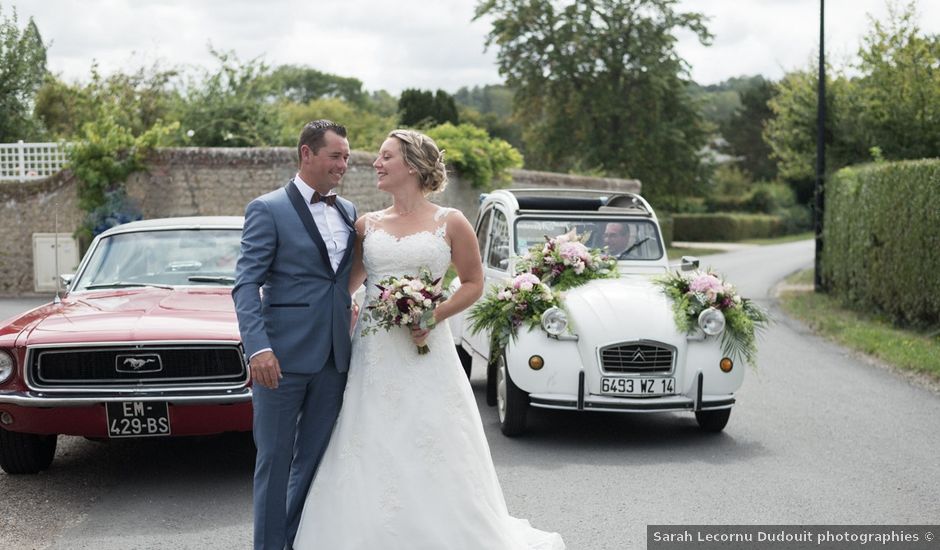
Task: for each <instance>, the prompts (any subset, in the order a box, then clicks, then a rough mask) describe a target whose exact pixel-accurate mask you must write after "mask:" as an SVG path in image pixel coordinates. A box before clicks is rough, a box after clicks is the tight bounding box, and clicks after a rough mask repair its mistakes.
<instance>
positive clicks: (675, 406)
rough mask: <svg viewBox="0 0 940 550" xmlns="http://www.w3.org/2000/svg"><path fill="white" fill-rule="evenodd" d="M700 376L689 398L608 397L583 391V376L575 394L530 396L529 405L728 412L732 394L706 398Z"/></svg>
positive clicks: (541, 406) (635, 411) (637, 411)
mask: <svg viewBox="0 0 940 550" xmlns="http://www.w3.org/2000/svg"><path fill="white" fill-rule="evenodd" d="M702 380H703V377H702V374H701V373H700V374H699V375H698V377H697V380H696V384H695V386H694V388H693V393H692V395H683V394H678V395H666V396H662V397H641V398H636V397H608V396H604V395H593V394H589V393H586V392H585V391H584V375H583V373H582V375H581V377H580V383H579V385H578V386H579V387H578V393H577V394H575V395H566V394H531V395H529V404H530V405H531V406H533V407H539V408H543V409H562V410H579V411H598V412H633V413H642V412H681V411H705V410H717V409H728V408H731V406H732V405H734V401H735V400H734V395H729V394H722V395H706V394H703V393H702Z"/></svg>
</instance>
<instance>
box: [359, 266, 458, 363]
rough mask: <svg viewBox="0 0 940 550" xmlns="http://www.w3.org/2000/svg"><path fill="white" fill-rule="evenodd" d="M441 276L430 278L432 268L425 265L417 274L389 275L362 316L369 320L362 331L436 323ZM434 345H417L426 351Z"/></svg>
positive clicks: (372, 331)
mask: <svg viewBox="0 0 940 550" xmlns="http://www.w3.org/2000/svg"><path fill="white" fill-rule="evenodd" d="M440 283H441V279H440V277H438V278H437V279H432V278H431V272H430V271H429V270H428V269H427V268H422V269H421V270H420V273H419V274H418V275H417V276H403V277H387V278H385V279H382V280H381V281H379V282H378V284H376V285H375V286H377V287H378V288H379V290H381V293H380V294H379V296H378V298H377V299H375V300H373V301H372V303H370V304H369V306H368V307H366V309H365V311H364V312H363V314H362V315H363V318H364V319H365V320H370V321H372V322H373V323H370V324H369V325H367V326H366V328H365V329H363V330H362V335H363V336H365V335H366V334H374V333H375V332H378V329H379V328H384V329H385V330H387V331H388V330H391V329H393V328H396V327H402V328H407V329H409V330H410V329H411V328H414V327H418V328H422V329H427V328H430V327H432V326H433V320H434V308H435V307H437V305H438V304H439V303H441V302H443V301H444V298H445V296H444V292H443V291H442V290H441V284H440ZM429 351H431V349H430V348H429V347H428V346H427V344H422V345H420V346H418V353H419V354H420V355H424V354H426V353H427V352H429Z"/></svg>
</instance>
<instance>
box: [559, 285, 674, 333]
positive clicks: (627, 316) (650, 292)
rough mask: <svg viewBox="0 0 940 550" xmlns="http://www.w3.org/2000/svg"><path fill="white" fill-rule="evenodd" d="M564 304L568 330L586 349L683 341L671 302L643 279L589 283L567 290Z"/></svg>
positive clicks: (657, 288)
mask: <svg viewBox="0 0 940 550" xmlns="http://www.w3.org/2000/svg"><path fill="white" fill-rule="evenodd" d="M564 304H565V310H567V312H568V314H569V318H570V320H571V328H572V331H573V332H575V333H577V334H578V336H579V341H580V342H581V343H582V344H583V345H584V344H586V345H587V346H588V348H590V349H594V348H596V347H597V346H603V345H607V344H611V343H615V342H628V341H634V340H657V341H660V342H666V343H670V344H673V345H680V343H681V342H684V341H685V335H684V334H682V333H680V332H678V331H677V330H676V325H675V321H674V318H673V313H672V304H671V302H670V301H669V299H668V298H666V296H665V295H664V294H663V293H662V291H661V290H660V289H659V287H657V286H655V285H654V284H653V283H652V282H651V281H650V279H649V278H647V277H644V276H639V275H637V276H625V277H621V278H619V279H601V280H596V281H591V282H589V283H587V284H585V285H582V286H580V287H577V288H574V289H572V290H570V291H568V292H567V293H566V295H565V298H564Z"/></svg>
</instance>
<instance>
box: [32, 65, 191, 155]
mask: <svg viewBox="0 0 940 550" xmlns="http://www.w3.org/2000/svg"><path fill="white" fill-rule="evenodd" d="M178 74H179V73H178V72H177V70H176V69H169V70H165V69H162V68H161V67H160V66H159V65H158V64H155V65H153V66H152V67H141V68H139V69H137V70H136V71H134V72H132V73H122V72H118V73H114V74H112V75H111V76H108V77H104V76H102V75H101V73H99V72H98V66H97V65H96V64H92V67H91V80H90V81H89V82H88V83H87V84H80V83H77V82H76V83H73V84H68V83H66V82H63V81H61V80H59V79H58V78H56V77H55V76H53V75H47V76H46V79H45V81H44V82H43V85H42V87H41V88H40V89H39V92H38V93H37V94H36V116H37V117H38V118H39V119H40V120H42V123H43V125H44V126H45V128H46V129H47V130H48V131H49V133H50V134H51V135H52V136H53V137H55V138H58V139H72V138H76V137H79V136H80V134H82V133H83V128H84V125H85V124H87V123H89V122H93V121H96V120H98V119H101V118H104V117H111V118H113V119H114V121H115V123H116V124H118V125H119V126H121V127H123V128H126V129H127V130H128V131H129V132H130V134H131V135H134V136H139V135H142V134H143V133H145V132H146V131H147V130H149V129H150V128H152V127H153V126H154V125H155V124H157V123H158V122H161V121H169V120H174V119H176V118H177V117H178V113H177V111H178V110H179V108H180V103H181V98H180V94H179V92H178V91H177V90H176V88H175V86H174V84H175V81H176V77H177V76H178Z"/></svg>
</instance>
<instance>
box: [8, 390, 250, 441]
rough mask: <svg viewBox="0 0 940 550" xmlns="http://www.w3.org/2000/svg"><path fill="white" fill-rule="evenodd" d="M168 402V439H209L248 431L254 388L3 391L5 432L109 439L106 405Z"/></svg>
mask: <svg viewBox="0 0 940 550" xmlns="http://www.w3.org/2000/svg"><path fill="white" fill-rule="evenodd" d="M128 401H145V402H165V403H167V405H168V407H167V408H168V413H169V418H170V435H209V434H217V433H223V432H235V431H250V430H251V420H252V408H251V389H250V388H242V389H239V390H232V391H227V392H225V393H219V394H200V395H192V394H189V395H179V394H174V393H172V392H164V393H153V392H148V393H147V394H146V395H140V394H138V395H120V396H116V395H113V394H112V395H104V394H103V395H94V394H92V395H88V394H81V395H68V394H62V395H60V394H57V395H54V396H53V395H49V394H43V393H41V392H35V391H26V392H0V415H3V413H7V414H6V415H3V417H4V418H3V420H4V423H3V424H2V427H3V428H4V429H7V430H10V431H14V432H23V433H35V434H64V435H80V436H85V437H101V438H106V437H108V420H107V413H106V411H105V403H108V402H112V403H114V402H128Z"/></svg>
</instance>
